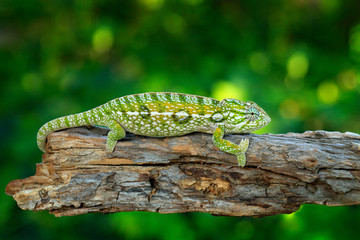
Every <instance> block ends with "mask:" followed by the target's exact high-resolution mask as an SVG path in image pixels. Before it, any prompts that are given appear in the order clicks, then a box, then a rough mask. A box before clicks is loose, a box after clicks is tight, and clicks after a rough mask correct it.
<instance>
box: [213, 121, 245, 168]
mask: <svg viewBox="0 0 360 240" xmlns="http://www.w3.org/2000/svg"><path fill="white" fill-rule="evenodd" d="M224 134H225V128H224V126H223V125H220V126H219V127H218V128H217V129H216V130H215V132H214V135H213V142H214V145H215V146H217V147H218V148H219V149H220V150H222V151H224V152H227V153H231V154H234V155H235V156H236V158H237V160H238V164H239V166H241V167H244V166H245V164H246V155H245V153H246V150H247V149H248V147H249V139H247V138H244V139H242V140H241V141H240V143H239V145H236V144H235V143H232V142H230V141H228V140H225V139H223V136H224Z"/></svg>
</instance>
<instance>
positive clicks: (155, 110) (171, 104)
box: [37, 92, 271, 167]
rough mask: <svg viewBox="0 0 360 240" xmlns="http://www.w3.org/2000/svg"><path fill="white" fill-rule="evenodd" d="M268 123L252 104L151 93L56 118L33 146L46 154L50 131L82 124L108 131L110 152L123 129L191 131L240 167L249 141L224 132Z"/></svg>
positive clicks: (160, 133)
mask: <svg viewBox="0 0 360 240" xmlns="http://www.w3.org/2000/svg"><path fill="white" fill-rule="evenodd" d="M270 121H271V119H270V117H269V116H268V115H267V114H266V112H265V111H264V110H263V109H262V108H261V107H259V106H258V105H257V104H256V103H254V102H251V101H248V102H242V101H240V100H237V99H232V98H226V99H223V100H222V101H218V100H215V99H213V98H208V97H201V96H195V95H189V94H181V93H170V92H152V93H140V94H134V95H128V96H124V97H120V98H116V99H114V100H111V101H109V102H107V103H105V104H103V105H101V106H98V107H95V108H93V109H91V110H89V111H86V112H82V113H78V114H73V115H69V116H64V117H60V118H57V119H54V120H52V121H49V122H47V123H46V124H44V125H43V126H42V127H41V128H40V129H39V131H38V134H37V144H38V146H39V148H40V149H41V150H42V151H43V152H45V151H46V150H45V141H46V136H47V135H48V134H50V133H51V132H54V131H57V130H61V129H66V128H71V127H78V126H86V125H100V126H105V127H108V128H109V129H110V131H109V133H108V135H107V142H106V151H107V152H112V151H114V149H115V146H116V143H117V141H118V140H120V139H122V138H124V137H125V131H128V132H131V133H134V134H138V135H143V136H150V137H171V136H181V135H184V134H188V133H191V132H204V133H210V134H213V142H214V145H215V146H217V147H218V148H219V149H221V150H222V151H225V152H227V153H231V154H234V155H235V156H236V157H237V160H238V163H239V165H240V166H242V167H243V166H245V163H246V156H245V153H246V150H247V149H248V146H249V139H246V138H244V139H242V140H241V141H240V144H239V145H236V144H234V143H232V142H230V141H228V140H225V139H223V136H224V134H226V133H247V132H252V131H254V130H257V129H259V128H262V127H264V126H266V125H267V124H268V123H269V122H270Z"/></svg>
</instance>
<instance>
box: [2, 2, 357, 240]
mask: <svg viewBox="0 0 360 240" xmlns="http://www.w3.org/2000/svg"><path fill="white" fill-rule="evenodd" d="M359 12H360V1H358V0H344V1H342V0H268V1H265V0H244V1H235V0H169V1H165V0H132V1H130V0H129V1H119V0H118V1H115V0H113V1H110V0H75V1H69V0H63V1H60V0H52V1H46V0H34V1H30V0H1V1H0V76H1V86H0V95H1V102H0V108H1V132H0V134H1V138H0V139H1V143H0V147H1V169H0V172H1V174H0V179H1V186H2V189H3V194H2V195H1V197H0V209H1V210H0V213H1V214H0V238H1V239H50V238H51V239H98V238H112V239H114V238H115V239H182V238H186V239H262V238H267V239H279V238H283V239H317V240H323V239H324V240H327V239H329V240H331V239H353V238H356V237H358V236H359V229H360V208H359V206H348V207H325V206H315V205H311V206H303V207H302V208H301V210H300V211H298V212H297V213H295V214H291V215H279V216H272V217H265V218H261V219H253V218H236V217H214V216H211V215H209V214H201V213H191V214H171V215H161V214H157V213H143V212H131V213H117V214H111V215H101V214H88V215H84V216H75V217H62V218H55V217H53V216H52V215H49V214H48V213H47V212H29V211H23V210H20V209H19V208H18V207H17V206H16V203H15V201H13V199H12V198H11V197H9V196H7V195H5V193H4V190H5V186H6V184H7V183H8V182H9V181H11V180H14V179H19V178H25V177H28V176H31V175H33V174H34V173H35V163H37V162H40V161H41V151H40V150H39V149H38V148H37V146H36V133H37V130H38V129H39V128H40V126H41V125H42V124H43V123H45V122H46V121H48V120H51V119H53V118H56V117H59V116H62V115H67V114H70V113H76V112H81V111H84V110H88V109H90V108H92V107H95V106H97V105H100V104H103V103H105V102H107V101H108V100H111V99H113V98H116V97H120V96H123V95H127V94H133V93H139V92H148V91H174V92H184V93H191V94H197V95H204V96H209V97H214V98H217V99H222V98H224V97H235V98H239V99H241V100H253V101H255V102H257V103H258V104H259V105H260V106H262V107H263V108H264V109H265V110H266V111H267V112H268V113H269V115H270V116H271V118H272V122H271V124H270V125H269V126H267V127H266V128H264V129H262V130H260V131H258V132H257V133H264V132H271V133H286V132H289V131H292V132H303V131H306V130H317V129H324V130H329V131H334V130H336V131H351V132H357V133H359V132H360V111H359V108H360V107H359V100H360V14H359Z"/></svg>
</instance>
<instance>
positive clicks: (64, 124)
mask: <svg viewBox="0 0 360 240" xmlns="http://www.w3.org/2000/svg"><path fill="white" fill-rule="evenodd" d="M100 115H101V110H100V108H99V107H97V108H94V109H91V110H89V111H86V112H82V113H78V114H73V115H68V116H64V117H60V118H56V119H54V120H51V121H49V122H47V123H45V124H44V125H43V126H42V127H41V128H40V129H39V131H38V133H37V145H38V147H39V148H40V150H41V151H43V152H46V149H45V141H46V137H47V135H49V134H50V133H52V132H55V131H58V130H62V129H66V128H72V127H80V126H87V125H96V124H100V123H99V121H100V119H101V118H100Z"/></svg>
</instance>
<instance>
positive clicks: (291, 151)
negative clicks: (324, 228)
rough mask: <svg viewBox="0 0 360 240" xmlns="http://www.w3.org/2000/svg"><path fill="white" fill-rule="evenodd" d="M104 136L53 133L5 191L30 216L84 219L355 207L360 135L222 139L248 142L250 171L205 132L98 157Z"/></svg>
mask: <svg viewBox="0 0 360 240" xmlns="http://www.w3.org/2000/svg"><path fill="white" fill-rule="evenodd" d="M107 131H108V130H106V129H103V128H99V127H90V128H86V127H82V128H72V129H68V130H64V131H58V132H54V133H52V134H50V135H49V136H48V141H47V152H46V153H44V154H43V157H42V160H43V161H42V163H40V164H37V166H36V174H35V175H34V176H31V177H28V178H26V179H18V180H14V181H11V182H10V183H9V184H8V185H7V187H6V193H7V194H8V195H11V196H13V198H14V199H15V201H16V202H17V204H18V206H19V207H20V208H22V209H26V210H33V211H39V210H49V211H50V213H51V214H54V215H55V216H69V215H79V214H85V213H90V212H103V213H111V212H122V211H149V212H159V213H180V212H207V213H211V214H214V215H226V216H256V217H260V216H268V215H276V214H282V213H291V212H294V211H296V210H297V209H299V207H300V206H301V205H302V204H324V205H328V206H339V205H355V204H360V135H358V134H354V133H350V132H347V133H339V132H326V131H315V132H313V131H311V132H310V131H309V132H305V133H302V134H296V133H287V134H265V135H256V134H244V135H227V136H226V139H228V140H230V141H232V142H240V140H241V139H242V138H244V137H246V138H249V139H250V146H249V149H248V151H247V154H246V155H247V163H246V167H244V168H241V167H238V166H237V162H236V157H235V156H234V155H230V154H227V153H225V152H222V151H220V150H219V149H217V148H216V147H215V146H214V145H213V144H212V136H211V135H209V134H202V133H195V134H190V135H185V136H182V137H171V138H150V137H143V136H136V135H131V134H128V135H127V136H126V138H125V139H122V140H120V141H119V142H118V144H117V146H116V150H115V151H114V152H113V153H106V152H105V151H104V148H105V142H106V134H107Z"/></svg>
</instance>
